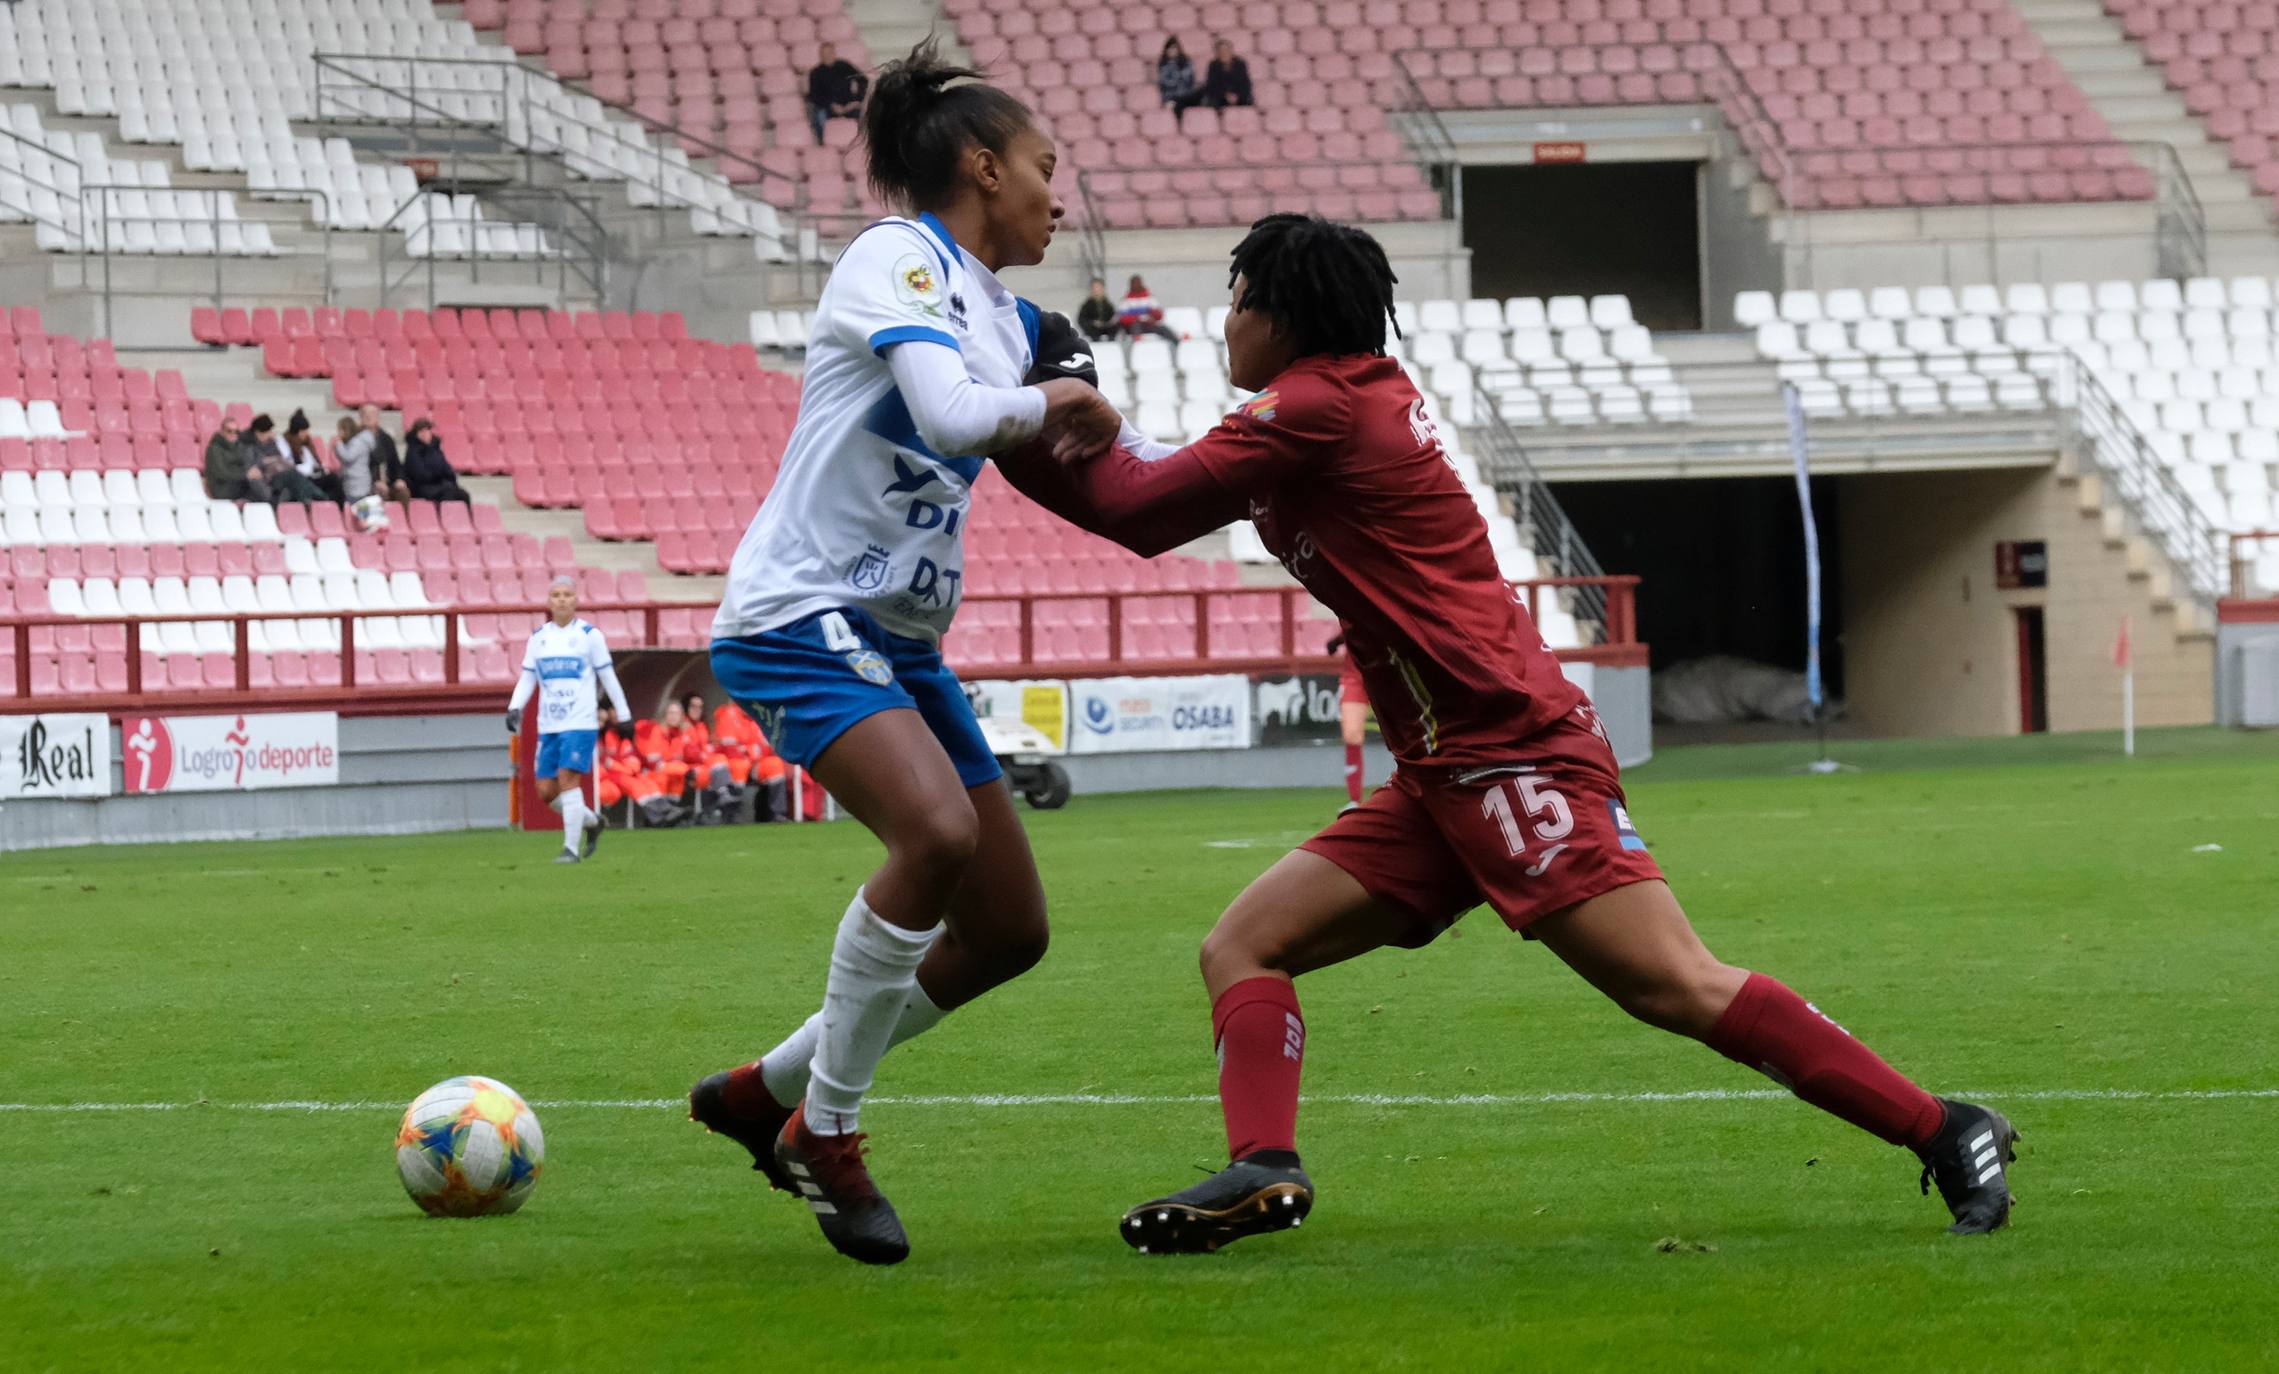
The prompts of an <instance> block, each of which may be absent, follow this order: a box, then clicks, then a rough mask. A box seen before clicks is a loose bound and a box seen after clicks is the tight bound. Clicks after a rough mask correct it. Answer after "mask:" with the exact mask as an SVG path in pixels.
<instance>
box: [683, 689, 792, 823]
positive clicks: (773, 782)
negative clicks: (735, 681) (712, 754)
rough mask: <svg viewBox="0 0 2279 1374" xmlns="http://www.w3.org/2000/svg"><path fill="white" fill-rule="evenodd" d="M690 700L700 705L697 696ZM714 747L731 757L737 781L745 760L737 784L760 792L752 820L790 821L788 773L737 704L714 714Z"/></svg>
mask: <svg viewBox="0 0 2279 1374" xmlns="http://www.w3.org/2000/svg"><path fill="white" fill-rule="evenodd" d="M691 699H692V700H698V701H700V702H701V698H700V697H698V696H697V694H694V693H691ZM700 709H701V707H700ZM712 743H713V747H714V748H715V749H718V750H719V751H720V752H721V753H723V754H725V755H727V756H728V759H729V775H730V776H731V777H735V769H736V761H737V760H742V761H743V763H744V766H745V773H744V775H743V776H742V777H740V778H737V779H736V780H737V781H739V782H742V783H744V784H745V785H747V786H753V787H757V788H758V789H759V797H758V800H757V801H756V803H755V804H754V806H753V808H752V819H754V820H757V821H767V820H778V821H787V820H790V819H791V792H790V788H789V787H788V786H787V785H786V782H787V779H786V776H785V774H786V772H787V770H786V769H785V767H784V763H783V760H782V759H781V758H779V757H778V756H777V755H776V752H775V751H774V750H773V749H770V748H768V740H767V736H765V735H763V734H761V733H760V726H759V722H757V721H755V720H753V719H752V718H751V717H750V716H749V715H747V714H745V712H744V708H743V707H741V706H738V705H737V704H736V703H735V702H733V701H724V702H722V703H720V706H719V707H718V709H716V710H714V711H713V713H712Z"/></svg>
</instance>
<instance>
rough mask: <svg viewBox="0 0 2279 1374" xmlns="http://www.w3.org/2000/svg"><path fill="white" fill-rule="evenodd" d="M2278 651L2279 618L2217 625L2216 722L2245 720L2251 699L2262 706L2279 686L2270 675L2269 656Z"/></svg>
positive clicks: (2229, 722)
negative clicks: (2276, 686) (2276, 685)
mask: <svg viewBox="0 0 2279 1374" xmlns="http://www.w3.org/2000/svg"><path fill="white" fill-rule="evenodd" d="M2275 651H2279V620H2273V621H2260V622H2258V621H2242V622H2235V623H2231V624H2225V625H2220V626H2218V627H2217V628H2216V724H2218V725H2240V724H2242V723H2244V718H2245V717H2246V716H2247V715H2248V713H2249V710H2250V702H2251V701H2252V702H2254V703H2255V704H2256V705H2259V706H2260V705H2262V704H2264V703H2266V702H2267V701H2268V700H2269V698H2270V697H2271V695H2272V694H2273V693H2274V691H2275V690H2279V689H2275V685H2274V682H2273V679H2272V677H2271V676H2270V674H2271V672H2272V670H2271V667H2270V664H2271V659H2270V658H2269V657H2268V655H2271V654H2272V653H2274V652H2275ZM2258 723H2262V722H2260V721H2259V722H2258Z"/></svg>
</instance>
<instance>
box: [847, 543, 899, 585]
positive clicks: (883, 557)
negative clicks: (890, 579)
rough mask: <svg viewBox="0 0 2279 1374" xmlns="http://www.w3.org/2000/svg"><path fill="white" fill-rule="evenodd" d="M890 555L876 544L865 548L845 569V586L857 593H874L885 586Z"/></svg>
mask: <svg viewBox="0 0 2279 1374" xmlns="http://www.w3.org/2000/svg"><path fill="white" fill-rule="evenodd" d="M889 558H890V555H889V554H888V553H887V551H886V550H885V549H882V548H880V547H879V546H878V545H876V544H872V545H870V546H868V547H867V548H865V549H864V550H863V551H862V553H861V554H860V555H859V556H858V557H857V558H856V559H855V562H854V566H853V567H850V568H848V569H847V585H848V586H850V587H852V588H854V589H855V590H856V591H858V592H875V591H877V590H878V589H879V588H881V587H883V586H885V585H886V572H887V567H888V561H889Z"/></svg>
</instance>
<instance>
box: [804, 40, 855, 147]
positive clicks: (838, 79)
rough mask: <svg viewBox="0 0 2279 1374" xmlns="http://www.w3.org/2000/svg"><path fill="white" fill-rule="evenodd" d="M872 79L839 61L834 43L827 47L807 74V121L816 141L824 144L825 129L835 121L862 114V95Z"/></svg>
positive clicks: (836, 46) (825, 46) (853, 65)
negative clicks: (813, 127) (830, 122)
mask: <svg viewBox="0 0 2279 1374" xmlns="http://www.w3.org/2000/svg"><path fill="white" fill-rule="evenodd" d="M869 90H870V78H869V77H867V76H864V75H863V74H862V73H861V72H859V71H856V70H855V64H854V63H852V62H842V61H840V60H839V48H838V45H837V44H835V43H825V44H824V45H823V47H822V50H821V51H820V52H818V53H817V54H816V62H815V66H814V69H813V70H811V71H809V72H808V73H807V118H808V120H809V121H810V122H811V123H813V124H814V126H815V141H816V143H818V144H820V143H822V142H823V125H824V124H825V123H826V122H828V121H829V120H831V119H832V118H834V117H837V118H840V119H855V118H858V117H859V116H860V115H861V114H862V112H863V95H864V93H865V92H867V91H869Z"/></svg>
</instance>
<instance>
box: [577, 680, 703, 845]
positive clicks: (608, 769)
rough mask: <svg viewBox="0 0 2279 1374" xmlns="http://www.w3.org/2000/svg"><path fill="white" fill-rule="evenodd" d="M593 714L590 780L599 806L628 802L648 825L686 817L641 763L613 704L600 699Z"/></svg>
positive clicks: (604, 807)
mask: <svg viewBox="0 0 2279 1374" xmlns="http://www.w3.org/2000/svg"><path fill="white" fill-rule="evenodd" d="M597 718H598V721H599V724H600V732H599V734H597V735H596V736H595V749H594V752H595V755H596V758H595V767H594V774H595V778H594V781H595V783H596V785H597V786H598V788H599V791H600V798H599V799H600V801H601V805H602V809H603V810H605V811H606V810H608V809H609V808H610V807H613V806H615V805H617V804H618V803H619V802H628V803H630V804H631V807H632V809H633V810H634V811H635V812H637V813H638V814H639V815H640V818H641V824H643V825H646V826H651V827H656V826H667V825H678V824H680V823H681V822H682V821H684V820H686V819H688V811H687V810H686V808H684V807H682V806H681V805H680V803H678V802H676V801H674V800H673V799H672V798H671V797H668V796H666V795H665V789H664V786H663V784H661V783H659V782H658V781H657V779H656V777H655V775H654V774H652V773H650V772H649V771H648V770H647V769H645V768H643V767H642V766H641V751H640V750H638V749H636V748H635V747H634V745H633V740H632V738H631V736H630V734H629V733H628V732H627V731H626V730H625V729H623V728H622V727H621V726H620V725H619V724H618V722H617V712H616V710H615V708H613V707H611V706H610V705H609V704H608V703H606V702H604V703H603V704H602V705H601V706H600V707H599V708H598V717H597Z"/></svg>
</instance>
